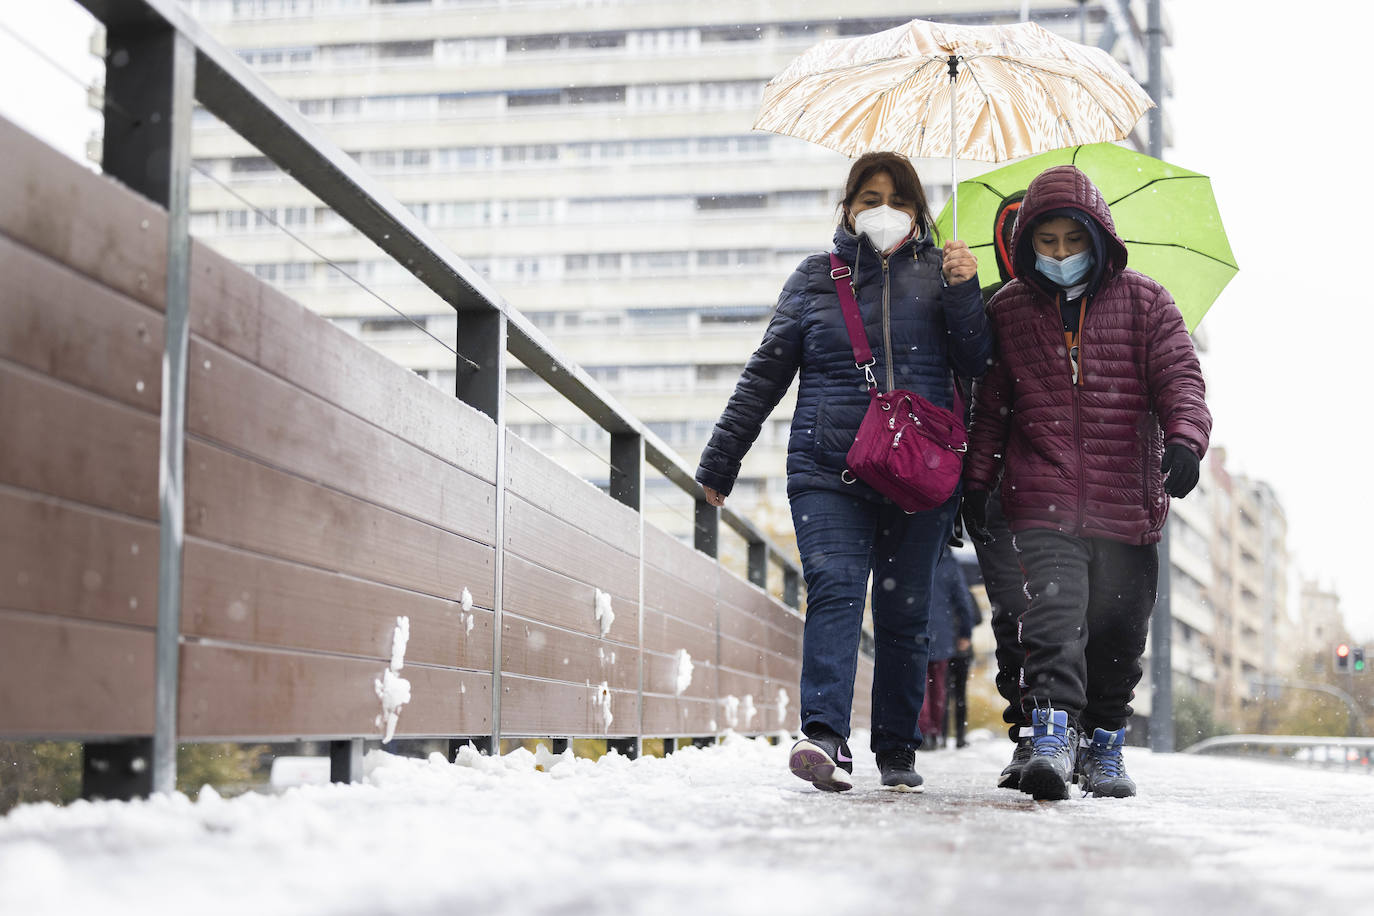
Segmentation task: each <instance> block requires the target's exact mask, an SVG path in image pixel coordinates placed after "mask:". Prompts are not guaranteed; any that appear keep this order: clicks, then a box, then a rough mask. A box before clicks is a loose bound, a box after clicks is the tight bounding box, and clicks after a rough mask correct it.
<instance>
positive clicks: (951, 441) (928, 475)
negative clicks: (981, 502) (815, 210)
mask: <svg viewBox="0 0 1374 916" xmlns="http://www.w3.org/2000/svg"><path fill="white" fill-rule="evenodd" d="M830 267H831V270H830V278H831V279H832V280H834V281H835V291H836V292H837V293H838V294H839V297H840V311H841V312H842V313H843V314H844V324H845V328H846V330H848V331H849V342H850V345H851V346H853V348H854V365H855V366H856V367H857V368H859V369H862V370H863V373H864V378H865V379H866V380H867V381H868V396H869V402H868V411H867V413H865V414H864V418H863V422H862V423H861V424H859V433H858V435H857V436H855V437H854V444H853V445H852V446H850V448H849V454H848V455H847V456H846V457H845V463H846V464H847V465H849V468H848V471H847V473H846V474H845V475H844V481H845V482H846V483H853V482H854V481H853V479H851V478H850V476H849V475H850V474H852V475H853V477H854V478H857V479H859V480H862V481H863V482H864V483H866V484H868V485H869V486H870V487H872V488H873V489H875V490H877V491H878V492H879V493H881V494H883V495H884V496H886V497H887V498H888V499H890V500H892V501H893V502H894V503H896V504H897V505H898V506H900V507H901V508H902V509H903V510H904V511H906V512H922V511H925V510H927V509H934V508H935V507H936V506H941V505H943V504H944V503H945V501H946V500H948V499H949V498H950V496H952V495H953V494H954V488H955V487H956V486H958V485H959V475H960V474H961V473H963V468H964V453H965V452H967V451H968V435H967V434H966V433H965V432H964V422H963V420H962V418H960V417H959V416H958V415H957V414H955V413H953V412H952V411H949V410H946V409H945V408H943V407H939V406H937V405H935V404H932V403H931V402H930V401H927V400H926V399H925V398H923V397H921V396H920V395H919V394H917V393H916V392H914V391H905V390H903V389H894V390H892V391H879V390H878V381H877V379H876V378H874V376H873V365H874V363H875V362H876V360H875V359H874V358H873V350H872V349H871V348H870V347H869V345H868V334H867V333H866V332H865V331H864V323H863V317H862V316H861V315H860V314H859V303H858V302H857V301H855V299H854V288H853V286H851V285H850V275H851V273H852V271H851V270H850V269H849V265H847V264H845V263H844V261H843V260H841V259H840V258H839V256H838V255H835V254H831V255H830ZM890 356H891V355H890V354H889V358H890ZM956 396H957V395H956Z"/></svg>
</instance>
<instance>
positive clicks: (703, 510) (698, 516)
mask: <svg viewBox="0 0 1374 916" xmlns="http://www.w3.org/2000/svg"><path fill="white" fill-rule="evenodd" d="M692 532H693V533H692V546H694V547H696V549H697V550H700V551H701V552H702V553H704V554H706V555H707V556H708V557H710V558H711V559H713V560H718V559H720V510H719V509H717V508H716V507H715V506H713V505H711V504H710V503H708V502H707V501H706V500H704V499H698V500H697V501H696V513H695V524H694V525H693V527H692Z"/></svg>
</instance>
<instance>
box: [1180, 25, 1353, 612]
mask: <svg viewBox="0 0 1374 916" xmlns="http://www.w3.org/2000/svg"><path fill="white" fill-rule="evenodd" d="M1168 10H1169V15H1170V18H1171V20H1172V23H1173V26H1174V31H1173V48H1172V50H1171V52H1170V54H1169V57H1168V61H1169V64H1170V66H1171V67H1172V72H1173V77H1174V91H1175V94H1176V95H1175V98H1174V99H1173V100H1172V108H1171V110H1170V117H1171V119H1172V121H1173V127H1174V138H1175V141H1176V142H1175V146H1174V147H1173V149H1172V150H1170V151H1169V152H1168V153H1167V157H1168V158H1170V159H1171V160H1172V161H1174V162H1175V163H1177V164H1178V165H1181V166H1184V167H1186V168H1190V169H1193V170H1194V171H1198V172H1202V173H1204V174H1206V175H1209V176H1211V178H1212V184H1213V189H1214V191H1215V193H1216V197H1217V203H1218V205H1219V206H1220V208H1221V213H1222V219H1223V221H1224V222H1225V225H1226V231H1227V234H1228V236H1229V237H1230V240H1231V246H1232V248H1233V250H1234V251H1235V255H1236V260H1237V263H1238V264H1239V265H1240V273H1239V274H1237V276H1236V278H1235V279H1234V280H1232V281H1231V283H1230V285H1229V286H1228V287H1227V288H1226V290H1225V291H1224V292H1223V293H1222V295H1221V298H1219V299H1218V300H1217V303H1216V304H1215V305H1214V306H1213V307H1212V310H1211V311H1210V312H1208V314H1207V317H1206V318H1205V319H1204V320H1203V323H1202V326H1203V328H1205V330H1206V336H1207V340H1208V343H1209V346H1210V352H1209V354H1208V355H1207V357H1206V364H1207V371H1208V384H1209V390H1208V401H1209V402H1210V404H1211V407H1212V412H1213V414H1214V415H1215V417H1216V427H1215V430H1214V433H1213V443H1214V444H1216V445H1224V446H1226V450H1227V456H1228V459H1227V460H1228V464H1229V465H1230V467H1231V468H1232V469H1233V470H1235V471H1239V472H1242V473H1247V474H1249V475H1251V476H1254V477H1258V478H1262V479H1264V480H1267V481H1269V482H1270V483H1271V484H1272V485H1273V486H1274V488H1275V490H1276V491H1277V492H1278V494H1279V496H1280V498H1281V499H1282V500H1283V503H1284V506H1285V508H1286V510H1287V514H1288V523H1289V538H1288V543H1289V548H1290V550H1292V551H1293V553H1294V554H1295V555H1296V558H1297V565H1298V568H1299V569H1301V570H1302V571H1303V572H1305V573H1307V574H1308V575H1316V576H1319V577H1320V579H1321V581H1323V582H1324V583H1328V584H1331V585H1334V586H1336V587H1337V590H1338V591H1339V593H1340V594H1341V599H1342V601H1341V604H1342V608H1343V610H1344V611H1345V616H1346V619H1347V621H1348V623H1349V624H1350V626H1351V627H1352V628H1353V629H1354V630H1355V632H1356V634H1357V635H1360V636H1362V637H1364V638H1367V639H1374V562H1371V561H1372V560H1374V557H1372V556H1371V553H1370V551H1369V550H1366V549H1365V548H1366V546H1367V545H1366V541H1369V540H1370V535H1371V527H1374V519H1371V517H1370V515H1371V514H1370V507H1371V505H1374V500H1371V498H1370V482H1369V475H1368V469H1369V465H1370V451H1369V446H1370V444H1371V439H1372V438H1374V436H1372V435H1371V422H1370V419H1369V412H1368V405H1369V403H1370V402H1371V398H1370V393H1369V386H1368V382H1369V378H1370V373H1369V372H1367V371H1365V370H1366V369H1368V368H1370V367H1374V350H1371V345H1374V319H1371V315H1370V302H1369V300H1370V292H1369V290H1370V289H1371V288H1374V287H1371V286H1370V283H1371V280H1370V279H1369V278H1365V277H1360V276H1356V275H1355V274H1354V273H1353V271H1354V268H1355V267H1356V266H1358V265H1359V264H1362V263H1365V264H1368V263H1371V262H1372V261H1374V259H1371V257H1370V253H1371V252H1370V246H1369V245H1368V243H1367V242H1366V244H1365V245H1364V250H1362V251H1361V250H1357V244H1358V242H1359V240H1360V235H1359V233H1360V232H1363V233H1364V234H1365V236H1366V237H1367V236H1368V232H1369V229H1368V225H1367V222H1364V223H1363V226H1364V227H1363V229H1361V228H1360V227H1361V225H1362V216H1363V211H1364V210H1365V209H1366V208H1367V206H1368V193H1369V192H1368V189H1366V188H1364V187H1363V186H1361V185H1360V184H1359V181H1360V179H1361V177H1362V176H1364V175H1365V174H1367V172H1368V166H1367V162H1368V157H1369V154H1370V150H1369V147H1368V143H1367V141H1368V139H1369V136H1370V126H1369V119H1370V116H1369V114H1368V107H1367V98H1368V92H1369V88H1370V86H1371V83H1374V80H1371V77H1370V71H1369V66H1370V62H1369V55H1368V54H1365V53H1362V52H1361V51H1359V50H1358V49H1357V50H1352V51H1346V50H1345V49H1343V48H1342V47H1341V45H1342V42H1341V41H1337V39H1339V38H1342V37H1343V36H1357V37H1365V36H1368V35H1370V34H1371V26H1374V12H1371V6H1370V5H1369V4H1366V3H1348V2H1343V0H1310V2H1306V3H1303V4H1302V5H1301V6H1300V7H1295V6H1294V5H1292V4H1288V3H1285V4H1279V3H1275V2H1253V3H1245V4H1240V3H1230V2H1223V0H1189V2H1186V3H1179V2H1174V3H1171V4H1169V6H1168ZM1299 10H1301V16H1298V15H1297V14H1298V12H1299ZM1352 44H1353V42H1352ZM1342 270H1345V271H1350V273H1346V274H1342V273H1341V272H1340V271H1342ZM1294 610H1295V611H1296V608H1295V609H1294Z"/></svg>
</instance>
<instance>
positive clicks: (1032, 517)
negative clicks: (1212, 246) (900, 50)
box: [964, 165, 1212, 799]
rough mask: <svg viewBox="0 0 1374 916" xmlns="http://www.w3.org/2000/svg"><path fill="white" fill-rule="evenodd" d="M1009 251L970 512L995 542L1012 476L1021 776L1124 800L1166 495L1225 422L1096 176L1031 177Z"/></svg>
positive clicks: (975, 447) (1178, 487)
mask: <svg viewBox="0 0 1374 916" xmlns="http://www.w3.org/2000/svg"><path fill="white" fill-rule="evenodd" d="M1012 252H1013V261H1012V265H1013V269H1014V270H1013V272H1014V274H1015V276H1016V279H1014V280H1012V281H1010V282H1009V283H1008V284H1007V285H1006V286H1004V287H1003V288H1002V289H1001V290H1000V291H998V293H997V295H996V296H994V297H993V299H992V302H991V303H990V304H989V308H988V312H989V315H990V316H991V320H992V324H993V327H994V329H995V330H996V332H997V358H996V360H995V361H994V362H993V365H992V367H991V368H990V369H989V370H988V373H987V375H986V377H985V378H984V379H983V380H982V382H981V383H980V384H979V385H978V387H977V388H976V389H975V392H974V409H973V429H972V431H971V434H970V442H969V458H968V462H967V464H966V466H965V469H964V487H965V493H964V522H965V526H966V527H967V528H968V531H969V534H970V535H972V536H973V537H975V538H978V539H981V540H986V539H988V538H990V536H991V535H990V532H989V531H988V524H987V503H988V491H989V490H990V489H991V488H993V487H994V486H995V485H996V483H997V480H998V475H999V471H1001V472H1002V477H1001V500H1002V511H1003V513H1004V514H1005V516H1006V519H1007V523H1008V524H1009V525H1010V527H1011V531H1012V535H1013V540H1014V544H1015V548H1016V552H1017V555H1018V557H1019V559H1020V562H1021V568H1022V570H1023V571H1024V574H1025V580H1026V591H1027V594H1028V595H1029V599H1030V600H1029V604H1028V605H1027V606H1026V609H1025V611H1024V612H1023V613H1022V615H1021V620H1020V634H1021V646H1022V648H1023V649H1024V652H1025V655H1024V660H1023V662H1022V669H1021V678H1020V684H1021V706H1022V709H1023V710H1024V711H1025V713H1026V714H1027V716H1028V717H1029V719H1030V723H1031V724H1030V736H1029V737H1030V757H1029V759H1028V760H1026V762H1025V763H1024V765H1022V767H1021V768H1020V773H1019V775H1018V778H1017V785H1018V787H1019V788H1020V789H1021V791H1023V792H1026V793H1028V794H1030V795H1031V796H1033V797H1035V798H1037V799H1043V798H1054V799H1058V798H1067V797H1068V791H1069V790H1068V786H1069V782H1070V780H1073V779H1077V780H1078V781H1080V782H1081V784H1082V786H1083V789H1084V791H1085V792H1088V793H1091V794H1092V795H1095V796H1109V797H1118V798H1120V797H1126V796H1130V795H1134V794H1135V792H1136V786H1135V783H1134V782H1133V781H1132V780H1131V779H1130V777H1129V776H1127V775H1126V768H1125V764H1124V762H1123V759H1122V746H1123V745H1124V743H1125V738H1126V721H1127V719H1129V718H1130V715H1131V712H1132V710H1131V705H1130V700H1131V696H1132V691H1133V688H1134V687H1135V685H1136V683H1137V682H1138V681H1139V680H1140V675H1141V666H1140V658H1141V655H1142V654H1143V653H1144V651H1145V636H1146V631H1147V629H1148V626H1149V621H1150V612H1151V610H1152V608H1153V607H1154V603H1155V591H1156V580H1157V578H1158V573H1159V551H1158V543H1159V539H1160V532H1161V531H1162V529H1163V527H1164V519H1165V517H1166V515H1167V514H1168V500H1167V499H1166V494H1167V495H1168V496H1173V497H1182V496H1186V495H1187V494H1188V492H1189V491H1190V490H1191V489H1192V488H1193V486H1194V485H1195V484H1196V483H1197V479H1198V467H1199V462H1200V461H1201V459H1202V456H1203V455H1204V454H1205V452H1206V450H1207V441H1208V437H1209V436H1210V434H1211V428H1212V417H1211V414H1210V413H1209V412H1208V410H1207V404H1206V402H1205V399H1204V394H1205V391H1204V387H1203V382H1202V372H1201V369H1200V367H1199V365H1198V359H1197V354H1196V352H1194V350H1193V342H1192V339H1191V338H1190V337H1189V336H1188V331H1187V328H1186V327H1185V326H1184V323H1183V317H1182V316H1181V315H1180V314H1179V311H1178V308H1177V307H1176V306H1175V305H1174V301H1173V298H1172V297H1170V295H1169V292H1168V290H1166V289H1164V287H1162V286H1160V285H1159V284H1158V283H1156V282H1155V281H1154V280H1151V279H1150V278H1149V277H1147V276H1145V275H1144V274H1141V273H1137V272H1136V271H1133V270H1129V269H1127V268H1126V246H1125V245H1124V244H1123V243H1122V241H1121V239H1120V238H1119V237H1118V236H1117V234H1116V227H1115V225H1114V223H1113V222H1112V214H1111V211H1110V210H1109V209H1108V207H1107V203H1106V201H1104V200H1103V199H1102V195H1101V194H1100V193H1099V192H1098V189H1097V187H1096V186H1095V185H1093V183H1092V181H1090V180H1089V179H1088V176H1087V175H1085V174H1083V172H1081V171H1079V170H1078V169H1077V168H1075V167H1073V166H1071V165H1066V166H1057V167H1055V168H1052V169H1049V170H1047V171H1045V172H1043V173H1042V174H1040V175H1039V176H1037V177H1036V179H1035V180H1034V181H1033V182H1031V185H1030V187H1029V188H1028V189H1027V190H1026V196H1025V199H1024V200H1023V201H1022V202H1021V210H1020V213H1019V214H1018V216H1017V225H1016V229H1015V231H1014V232H1013V235H1012ZM1002 456H1005V469H1004V471H1003V469H1002V468H1001V465H1002V462H1003V457H1002ZM1164 474H1167V475H1168V476H1167V479H1166V478H1165V477H1164V476H1163V475H1164ZM1080 730H1081V731H1080ZM1080 733H1081V734H1082V735H1083V737H1084V740H1083V742H1082V748H1081V750H1080V747H1079V745H1080V741H1079V735H1080ZM1004 777H1005V773H1004Z"/></svg>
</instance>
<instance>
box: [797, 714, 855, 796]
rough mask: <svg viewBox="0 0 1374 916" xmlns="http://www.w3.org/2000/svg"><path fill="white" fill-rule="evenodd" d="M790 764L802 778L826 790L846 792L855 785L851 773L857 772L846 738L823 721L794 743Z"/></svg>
mask: <svg viewBox="0 0 1374 916" xmlns="http://www.w3.org/2000/svg"><path fill="white" fill-rule="evenodd" d="M788 766H790V767H791V768H792V773H793V775H795V776H796V777H797V778H799V779H805V780H806V781H807V782H809V783H811V784H813V785H814V786H815V787H816V788H817V789H820V790H821V791H823V792H843V791H845V790H846V789H852V788H854V780H852V779H850V778H849V774H850V773H853V772H854V756H853V755H852V754H850V753H849V745H848V744H845V741H844V739H843V738H841V737H840V736H839V735H837V734H835V732H833V731H832V730H830V729H829V728H826V727H825V726H824V725H818V726H813V728H812V730H811V734H809V735H807V736H806V737H805V738H802V739H801V740H800V741H798V742H797V743H796V744H794V745H792V754H791V756H790V758H789V759H788Z"/></svg>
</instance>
